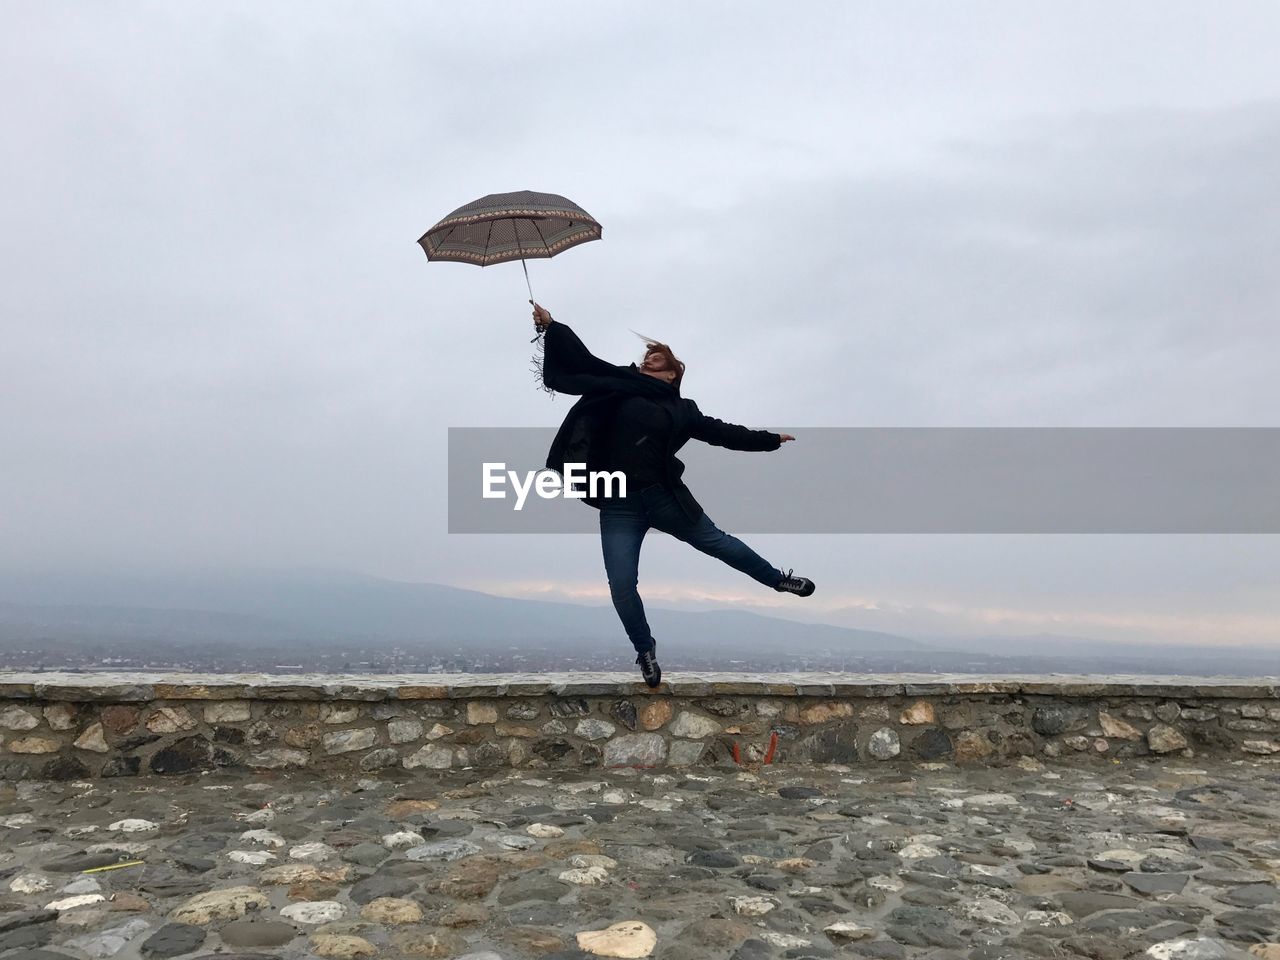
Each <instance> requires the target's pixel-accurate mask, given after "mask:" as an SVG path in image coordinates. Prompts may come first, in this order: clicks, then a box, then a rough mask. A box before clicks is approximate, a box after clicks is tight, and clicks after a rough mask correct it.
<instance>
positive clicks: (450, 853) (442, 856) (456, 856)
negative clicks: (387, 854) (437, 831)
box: [404, 839, 480, 860]
mask: <svg viewBox="0 0 1280 960" xmlns="http://www.w3.org/2000/svg"><path fill="white" fill-rule="evenodd" d="M479 852H480V848H479V847H478V846H476V845H475V844H474V843H472V842H471V841H470V840H462V839H454V840H437V841H436V842H435V843H424V844H423V845H422V846H420V847H412V848H410V849H408V850H406V851H405V853H404V855H405V858H406V859H408V860H461V859H462V858H463V857H469V856H472V855H473V854H477V853H479Z"/></svg>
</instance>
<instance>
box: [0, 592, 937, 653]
mask: <svg viewBox="0 0 1280 960" xmlns="http://www.w3.org/2000/svg"><path fill="white" fill-rule="evenodd" d="M647 613H648V617H649V623H650V626H651V627H652V628H653V631H654V635H655V636H658V637H661V636H672V637H675V636H682V637H694V638H697V642H698V644H699V646H701V647H704V648H708V649H722V650H723V649H728V650H742V651H749V650H752V649H758V648H760V647H776V646H777V645H778V644H779V642H780V641H782V640H785V643H786V645H787V648H788V649H791V650H798V651H802V650H829V649H833V648H835V649H841V650H845V651H858V652H870V651H902V650H909V649H923V648H924V645H923V644H921V643H919V642H918V641H915V640H911V639H908V638H907V637H900V636H895V635H893V634H888V633H878V632H875V631H871V630H856V629H851V628H848V627H837V626H831V625H829V624H804V623H796V622H794V621H790V620H780V619H777V618H774V617H767V616H762V615H760V614H757V613H751V612H747V611H742V610H712V611H697V612H689V611H679V610H664V609H661V608H658V607H654V606H652V605H651V606H650V607H649V609H648V610H647ZM35 629H43V630H45V631H47V632H52V633H54V634H57V635H61V636H68V637H75V636H79V637H85V638H87V637H93V638H95V639H99V640H106V639H111V638H122V639H123V638H133V639H138V638H140V637H142V636H147V637H154V638H156V639H162V638H165V637H171V638H173V639H174V640H175V641H178V640H181V639H183V638H192V639H199V638H202V637H203V638H207V639H229V640H232V639H234V640H242V641H270V640H277V639H296V638H302V637H307V638H311V639H313V640H314V641H316V642H325V641H350V640H364V641H383V642H391V643H394V642H413V643H422V642H424V641H427V642H430V641H436V642H440V643H449V644H462V643H465V644H466V645H467V647H468V649H472V650H479V649H486V648H496V649H506V648H509V647H510V646H512V645H513V644H514V645H518V644H522V643H528V642H531V641H551V642H554V641H560V640H566V639H574V640H599V641H601V642H607V643H616V642H617V641H618V639H619V637H623V642H625V637H624V635H623V634H622V631H621V627H620V625H619V623H618V619H617V615H616V614H615V613H614V610H613V608H612V607H608V606H594V607H590V606H582V605H579V604H572V603H560V602H550V601H542V600H524V599H513V598H509V597H496V596H493V595H491V594H487V593H480V592H479V591H475V590H462V589H459V588H457V587H446V586H441V585H439V584H432V583H400V582H396V581H391V580H380V579H377V578H374V577H364V576H358V575H345V574H330V575H305V576H304V575H299V576H295V577H287V576H286V577H280V576H271V577H257V576H253V577H251V576H241V577H227V576H218V577H207V578H206V577H199V578H191V577H155V578H152V577H148V578H133V577H72V576H40V577H37V576H12V575H10V576H0V637H6V636H7V637H9V638H11V639H13V638H16V637H19V636H22V635H24V634H25V635H30V634H31V631H32V630H35Z"/></svg>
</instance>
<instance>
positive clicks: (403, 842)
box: [382, 830, 422, 850]
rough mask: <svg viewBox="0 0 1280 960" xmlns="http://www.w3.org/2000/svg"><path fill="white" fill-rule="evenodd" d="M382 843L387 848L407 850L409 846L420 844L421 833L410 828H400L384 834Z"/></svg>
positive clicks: (418, 845)
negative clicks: (395, 831) (397, 830)
mask: <svg viewBox="0 0 1280 960" xmlns="http://www.w3.org/2000/svg"><path fill="white" fill-rule="evenodd" d="M382 845H383V846H384V847H386V848H387V849H388V850H407V849H409V847H420V846H422V834H420V833H414V832H413V831H412V830H400V831H399V832H397V833H388V834H384V835H383V837H382Z"/></svg>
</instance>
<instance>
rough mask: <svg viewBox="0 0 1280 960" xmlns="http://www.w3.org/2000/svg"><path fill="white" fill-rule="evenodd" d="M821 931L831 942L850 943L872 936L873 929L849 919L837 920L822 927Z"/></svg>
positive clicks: (874, 933)
mask: <svg viewBox="0 0 1280 960" xmlns="http://www.w3.org/2000/svg"><path fill="white" fill-rule="evenodd" d="M822 932H823V933H825V934H826V935H827V936H828V937H830V938H831V940H832V942H833V943H852V942H853V941H854V940H865V939H867V937H874V936H875V935H876V932H875V930H873V929H872V928H871V927H864V926H862V925H861V924H858V923H854V922H852V921H849V920H837V921H836V922H835V923H832V924H828V925H827V926H825V927H823V928H822Z"/></svg>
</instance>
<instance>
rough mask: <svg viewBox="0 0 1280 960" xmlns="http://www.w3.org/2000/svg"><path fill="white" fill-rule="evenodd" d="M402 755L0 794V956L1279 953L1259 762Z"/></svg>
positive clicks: (508, 959) (694, 959) (1271, 812)
mask: <svg viewBox="0 0 1280 960" xmlns="http://www.w3.org/2000/svg"><path fill="white" fill-rule="evenodd" d="M405 776H406V779H403V780H400V781H395V780H388V779H377V780H375V779H365V780H356V779H351V780H338V779H328V780H321V779H317V778H315V777H314V776H311V777H305V776H302V775H288V776H286V775H280V776H275V777H271V778H253V777H248V776H240V777H233V776H221V775H219V776H206V777H202V778H191V779H183V780H176V779H175V780H168V779H166V780H163V781H157V780H100V781H95V782H82V783H19V784H6V785H3V786H0V842H2V843H3V846H2V847H0V911H2V912H0V956H2V957H3V958H4V960H65V957H67V956H71V957H76V958H82V960H104V958H108V957H115V958H120V960H133V958H169V957H185V956H192V957H196V956H205V955H211V954H217V955H219V956H221V957H223V958H226V957H228V956H231V955H236V954H253V955H255V956H257V957H259V958H261V957H263V956H278V957H282V958H293V957H303V956H325V957H361V956H377V957H463V956H465V957H468V958H470V960H516V958H542V957H550V958H555V960H565V958H572V957H587V956H591V955H593V954H595V955H602V956H632V957H639V956H653V957H658V958H666V960H723V958H730V957H732V958H735V960H763V958H774V957H797V958H799V957H832V956H848V957H857V956H866V957H929V958H935V960H941V958H955V957H970V958H1023V957H1040V956H1043V957H1093V958H1120V957H1134V956H1153V957H1169V958H1207V957H1249V956H1263V957H1267V956H1271V957H1280V946H1275V945H1272V946H1267V944H1268V943H1270V942H1271V941H1274V940H1280V889H1277V881H1278V880H1280V789H1278V787H1280V764H1276V763H1268V762H1265V761H1211V762H1210V761H1206V762H1199V761H1194V760H1178V761H1176V762H1172V763H1170V762H1167V761H1166V762H1165V763H1163V764H1161V763H1157V762H1152V763H1144V762H1141V761H1134V760H1130V761H1128V762H1126V763H1124V764H1109V763H1105V762H1103V761H1096V762H1092V763H1090V764H1088V765H1087V766H1085V765H1079V766H1076V765H1072V764H1070V763H1068V762H1065V761H1062V762H1058V761H1055V762H1054V763H1053V765H1051V766H1044V765H1042V764H1041V763H1040V762H1038V761H1034V760H1030V759H1023V760H1022V761H1020V762H1019V763H1017V764H1011V765H1008V766H1002V767H978V768H963V769H958V768H956V767H955V766H953V765H950V764H916V765H911V764H905V763H904V764H885V765H882V766H876V767H874V768H862V767H858V768H845V767H821V768H811V767H764V768H760V769H756V770H754V771H752V772H748V771H746V770H743V771H738V770H733V769H730V770H711V769H709V770H707V771H705V772H702V773H692V772H690V773H687V774H680V775H671V774H668V773H662V772H649V771H634V770H609V771H589V770H586V771H575V772H568V773H561V772H557V773H554V774H553V773H541V774H537V773H530V772H528V771H521V772H513V771H512V772H509V771H504V772H502V773H501V774H497V775H494V774H486V773H483V772H480V771H465V770H464V771H457V772H450V773H448V774H445V775H433V776H431V777H430V778H426V777H416V778H408V776H409V775H407V774H406V775H405ZM615 925H617V926H615ZM610 927H613V929H612V930H610V931H609V932H607V933H598V934H593V933H589V931H603V930H607V929H608V928H610Z"/></svg>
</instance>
